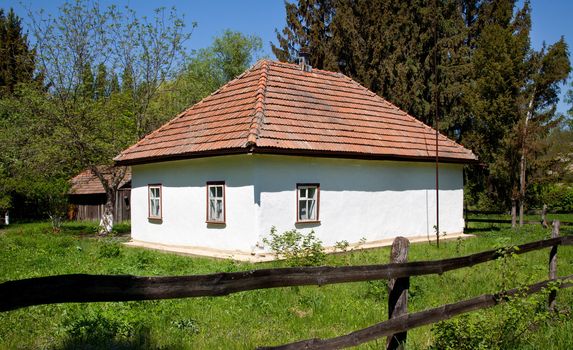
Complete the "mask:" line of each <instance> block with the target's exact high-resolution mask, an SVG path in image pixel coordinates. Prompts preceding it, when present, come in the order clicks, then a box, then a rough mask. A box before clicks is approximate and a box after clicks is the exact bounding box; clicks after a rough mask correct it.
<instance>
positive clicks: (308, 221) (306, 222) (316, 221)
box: [295, 220, 320, 224]
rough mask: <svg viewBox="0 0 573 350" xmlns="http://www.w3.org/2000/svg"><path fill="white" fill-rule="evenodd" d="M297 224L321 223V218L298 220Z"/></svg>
mask: <svg viewBox="0 0 573 350" xmlns="http://www.w3.org/2000/svg"><path fill="white" fill-rule="evenodd" d="M295 224H320V220H305V221H297V222H295Z"/></svg>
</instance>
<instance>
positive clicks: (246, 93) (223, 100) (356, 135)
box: [115, 60, 477, 165]
mask: <svg viewBox="0 0 573 350" xmlns="http://www.w3.org/2000/svg"><path fill="white" fill-rule="evenodd" d="M438 144H439V150H438V154H439V157H440V160H441V161H446V162H456V163H467V162H473V161H475V160H477V158H476V156H475V155H474V154H473V153H472V152H471V151H470V150H468V149H466V148H464V147H463V146H461V145H459V144H457V143H456V142H454V141H452V140H450V139H448V138H447V137H445V136H443V135H441V134H440V135H439V142H438ZM247 152H252V153H273V154H296V155H310V156H326V157H344V158H366V159H406V160H414V161H429V160H433V159H435V130H434V129H432V128H431V127H429V126H427V125H425V124H424V123H422V122H420V121H419V120H417V119H416V118H414V117H412V116H410V115H408V114H407V113H406V112H404V111H402V110H400V109H399V108H398V107H396V106H394V105H393V104H391V103H390V102H388V101H386V100H385V99H383V98H382V97H380V96H378V95H376V94H375V93H373V92H371V91H370V90H368V89H366V88H365V87H363V86H361V85H360V84H358V83H357V82H355V81H354V80H352V79H350V78H349V77H347V76H345V75H343V74H340V73H334V72H329V71H324V70H318V69H312V70H311V71H310V72H307V71H304V70H302V69H301V67H300V66H299V65H296V64H289V63H282V62H275V61H270V60H261V61H259V62H257V64H255V65H254V66H253V67H252V68H251V69H249V70H247V71H245V72H244V73H243V74H241V75H240V76H239V77H237V78H236V79H234V80H232V81H230V82H229V83H227V84H226V85H224V86H223V87H221V88H220V89H219V90H217V91H216V92H214V93H213V94H212V95H210V96H208V97H206V98H205V99H203V100H201V101H200V102H199V103H197V104H195V105H194V106H192V107H190V108H189V109H187V110H185V111H184V112H182V113H181V114H179V115H178V116H177V117H175V118H174V119H172V120H171V121H169V122H168V123H166V124H165V125H163V126H162V127H160V128H159V129H157V130H155V131H154V132H152V133H150V134H149V135H147V136H146V137H144V138H143V139H141V140H140V141H139V142H137V143H136V144H134V145H133V146H131V147H129V148H127V149H126V150H124V151H123V152H121V153H120V154H119V155H118V156H117V157H116V158H115V160H116V162H117V163H118V164H122V165H128V164H141V163H150V162H157V161H164V160H174V159H185V158H194V157H205V156H213V155H222V154H236V153H247Z"/></svg>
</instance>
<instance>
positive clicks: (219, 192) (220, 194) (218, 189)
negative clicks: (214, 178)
mask: <svg viewBox="0 0 573 350" xmlns="http://www.w3.org/2000/svg"><path fill="white" fill-rule="evenodd" d="M217 197H219V198H222V197H223V186H217Z"/></svg>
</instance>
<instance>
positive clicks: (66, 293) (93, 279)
mask: <svg viewBox="0 0 573 350" xmlns="http://www.w3.org/2000/svg"><path fill="white" fill-rule="evenodd" d="M557 245H573V236H564V237H557V238H551V239H546V240H541V241H535V242H530V243H525V244H521V245H518V246H510V247H505V248H500V249H495V250H489V251H485V252H481V253H476V254H471V255H467V256H463V257H457V258H450V259H443V260H434V261H416V262H408V263H394V264H384V265H362V266H339V267H331V266H321V267H293V268H276V269H260V270H251V271H244V272H230V273H216V274H209V275H193V276H170V277H138V276H130V275H116V276H110V275H84V274H76V275H60V276H49V277H38V278H30V279H23V280H17V281H8V282H4V283H1V284H0V311H9V310H14V309H18V308H22V307H27V306H32V305H41V304H54V303H69V302H101V301H132V300H157V299H174V298H187V297H202V296H222V295H228V294H231V293H236V292H242V291H248V290H254V289H266V288H278V287H290V286H304V285H319V286H320V285H326V284H334V283H345V282H361V281H369V280H379V279H392V278H400V277H410V276H421V275H428V274H441V273H444V272H446V271H451V270H456V269H460V268H463V267H470V266H474V265H477V264H481V263H484V262H487V261H491V260H495V259H497V258H499V257H501V256H504V255H505V254H507V253H508V252H512V253H515V254H524V253H527V252H531V251H535V250H539V249H543V248H548V247H553V246H557Z"/></svg>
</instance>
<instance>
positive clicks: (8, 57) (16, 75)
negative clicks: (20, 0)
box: [0, 8, 35, 97]
mask: <svg viewBox="0 0 573 350" xmlns="http://www.w3.org/2000/svg"><path fill="white" fill-rule="evenodd" d="M21 22H22V20H21V19H20V17H18V16H16V14H15V13H14V10H13V9H10V11H9V12H8V15H5V14H4V10H3V9H1V8H0V97H2V96H6V95H11V94H13V93H14V89H15V88H16V85H17V84H19V83H27V82H32V81H34V68H35V53H34V50H32V49H30V48H29V46H28V37H27V35H25V34H24V33H23V32H22V24H21Z"/></svg>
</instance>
